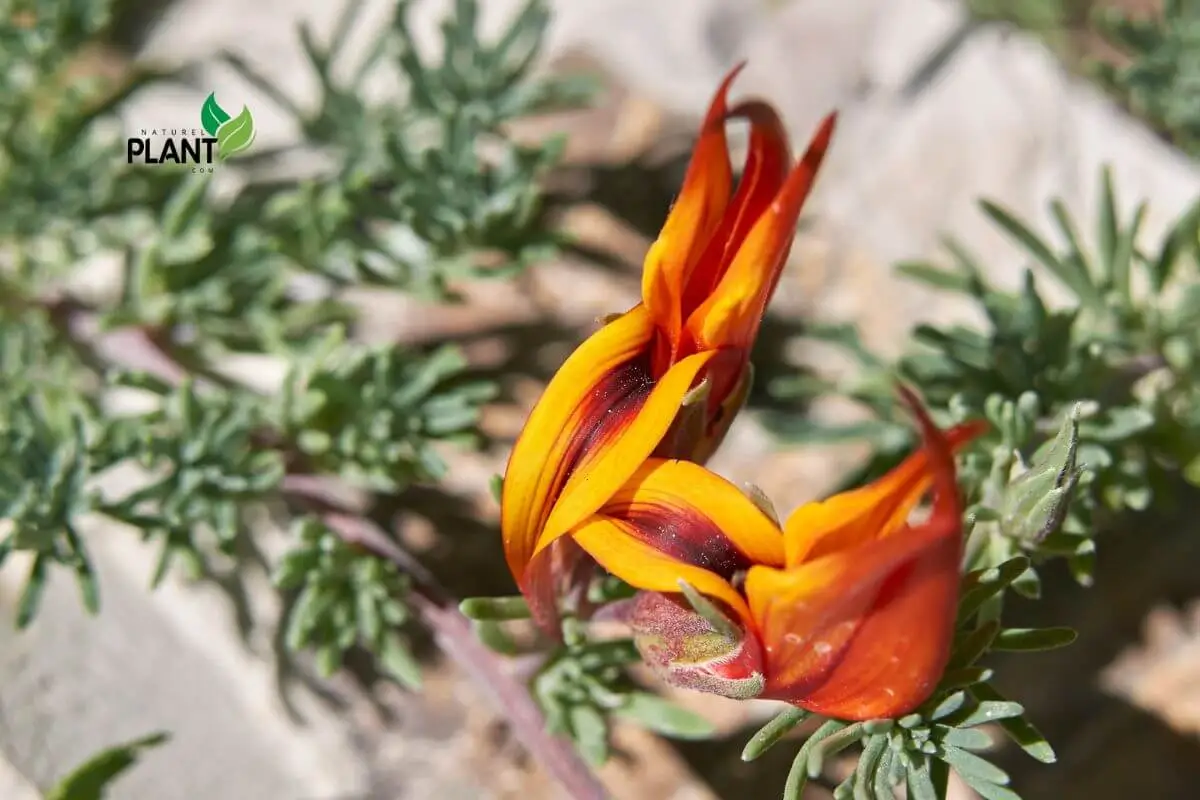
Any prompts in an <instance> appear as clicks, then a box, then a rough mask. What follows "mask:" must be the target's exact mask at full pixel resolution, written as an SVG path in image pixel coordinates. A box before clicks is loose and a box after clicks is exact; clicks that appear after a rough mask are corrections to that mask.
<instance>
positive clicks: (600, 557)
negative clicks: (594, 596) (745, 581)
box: [572, 516, 750, 620]
mask: <svg viewBox="0 0 1200 800" xmlns="http://www.w3.org/2000/svg"><path fill="white" fill-rule="evenodd" d="M572 536H573V538H574V539H575V541H576V543H578V544H579V546H580V547H582V548H583V549H584V550H586V551H587V553H588V555H590V556H591V557H592V558H594V559H596V562H597V563H599V564H600V566H602V567H604V568H605V569H606V570H608V571H609V572H611V573H612V574H613V575H616V576H617V577H618V578H620V579H621V580H623V581H625V582H626V583H628V584H629V585H630V586H633V587H634V588H637V589H643V590H646V591H651V592H662V593H664V594H671V593H674V594H678V593H679V592H680V587H679V581H680V580H684V581H687V582H688V583H690V584H691V585H692V586H693V587H694V588H695V589H696V591H698V592H700V593H701V594H704V595H707V596H708V597H711V598H713V599H714V600H719V601H721V602H722V603H724V604H725V605H726V606H728V607H729V608H730V609H731V610H733V611H734V612H735V613H736V614H737V615H738V617H740V618H741V619H742V620H749V619H750V614H749V607H748V606H747V605H746V601H745V600H743V599H742V596H741V595H740V594H738V592H737V590H736V589H734V588H733V586H732V585H731V584H730V583H729V581H727V580H726V579H725V578H723V577H721V576H720V575H718V574H716V573H715V572H712V571H710V570H707V569H704V568H703V567H698V566H694V565H692V564H688V563H686V562H683V561H679V560H677V559H675V558H672V557H671V556H669V555H666V554H664V553H663V552H662V551H660V550H659V549H657V548H656V547H654V546H653V545H651V544H649V543H647V542H646V541H644V540H643V539H642V538H641V536H640V532H639V531H637V529H636V528H635V527H634V525H633V524H632V523H630V522H627V521H624V520H616V519H612V518H611V517H603V516H594V517H592V518H591V519H589V520H588V521H587V522H585V523H583V524H582V525H580V526H579V527H578V528H576V529H575V530H574V531H573V532H572Z"/></svg>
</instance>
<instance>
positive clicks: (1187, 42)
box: [1093, 0, 1200, 155]
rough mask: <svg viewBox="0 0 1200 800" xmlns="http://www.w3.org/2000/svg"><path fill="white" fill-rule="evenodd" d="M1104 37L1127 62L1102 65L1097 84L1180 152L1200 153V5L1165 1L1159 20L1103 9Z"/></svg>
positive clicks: (1098, 19) (1099, 24)
mask: <svg viewBox="0 0 1200 800" xmlns="http://www.w3.org/2000/svg"><path fill="white" fill-rule="evenodd" d="M1094 20H1095V26H1096V29H1097V30H1098V31H1099V32H1100V34H1101V35H1102V36H1103V37H1104V38H1105V39H1106V40H1107V41H1108V42H1109V43H1110V44H1112V45H1113V46H1114V47H1116V48H1117V49H1119V50H1120V51H1121V52H1122V53H1123V54H1124V55H1125V56H1126V57H1127V59H1128V63H1125V64H1122V65H1120V66H1118V65H1115V64H1112V63H1109V62H1098V63H1096V64H1095V65H1094V69H1093V72H1094V73H1095V75H1096V77H1097V78H1098V79H1099V81H1100V82H1101V83H1102V84H1103V85H1104V86H1105V87H1106V88H1108V89H1109V90H1110V91H1112V92H1113V93H1114V94H1115V95H1116V96H1117V97H1120V98H1122V99H1123V100H1124V101H1125V102H1126V103H1127V104H1128V105H1129V107H1130V108H1131V109H1132V110H1133V111H1134V112H1135V113H1137V114H1139V115H1140V116H1142V117H1143V118H1145V119H1146V120H1147V121H1148V122H1149V123H1150V124H1151V125H1153V126H1155V127H1156V128H1158V129H1159V130H1160V131H1161V132H1163V133H1164V134H1165V135H1166V136H1167V137H1169V138H1170V139H1171V141H1173V142H1174V143H1175V144H1177V145H1178V146H1179V147H1181V148H1183V149H1184V150H1187V151H1188V152H1189V153H1191V154H1193V155H1195V154H1196V153H1198V152H1200V108H1197V107H1196V102H1195V100H1196V88H1195V87H1196V81H1197V80H1200V65H1197V64H1196V58H1195V53H1196V49H1197V47H1200V3H1197V2H1196V0H1164V2H1163V4H1162V13H1161V16H1157V17H1154V18H1149V17H1146V16H1131V15H1129V14H1128V13H1126V12H1125V11H1123V10H1121V9H1119V8H1100V9H1097V11H1096V13H1095V15H1094Z"/></svg>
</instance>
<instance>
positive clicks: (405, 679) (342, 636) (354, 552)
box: [275, 518, 421, 689]
mask: <svg viewBox="0 0 1200 800" xmlns="http://www.w3.org/2000/svg"><path fill="white" fill-rule="evenodd" d="M296 528H297V530H298V536H297V538H298V539H299V542H300V543H299V545H298V546H297V547H296V548H295V549H293V550H292V551H291V552H289V553H288V554H287V555H286V556H285V557H284V559H283V561H282V562H281V563H280V564H279V568H278V570H277V572H276V574H275V585H276V586H278V587H279V588H280V589H284V590H298V591H299V594H298V595H297V597H296V600H295V602H294V603H291V604H290V606H289V610H288V623H287V645H288V647H290V648H291V649H293V650H302V649H304V648H306V647H313V648H315V650H316V656H317V669H318V671H319V672H320V673H321V674H322V675H323V676H326V677H328V676H330V675H332V674H333V673H334V671H336V670H337V668H338V667H339V666H340V665H341V663H342V658H343V656H344V655H345V653H346V651H347V650H349V649H350V648H351V647H353V646H354V645H360V646H362V647H365V648H366V649H367V650H368V651H369V652H372V653H375V654H377V655H378V657H379V666H380V668H382V669H383V671H384V672H386V673H387V674H388V675H390V676H391V677H393V678H395V679H396V680H397V681H399V682H400V683H401V684H403V685H405V686H407V687H409V688H411V689H417V688H420V685H421V671H420V667H419V666H418V665H417V662H416V659H414V658H413V656H412V653H411V652H410V651H409V649H408V645H407V644H406V643H405V641H404V639H403V637H402V636H401V635H400V634H399V632H398V629H399V628H400V627H401V626H403V625H404V624H406V623H407V622H408V620H409V612H408V607H407V606H406V605H405V602H404V599H405V597H406V595H407V593H408V577H407V576H406V575H404V574H403V573H401V572H400V570H399V569H398V568H397V567H396V565H395V564H391V563H389V562H386V561H384V560H382V559H380V558H379V557H377V556H375V555H373V554H370V553H367V552H365V551H363V550H361V549H359V548H355V547H353V546H352V545H349V544H347V543H346V542H345V541H343V539H342V538H341V537H339V536H338V535H337V534H336V533H334V532H333V531H331V530H329V528H327V527H326V526H325V525H323V524H322V523H321V522H320V521H319V520H315V519H311V518H302V519H299V520H297V522H296Z"/></svg>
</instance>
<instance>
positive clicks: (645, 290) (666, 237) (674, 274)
mask: <svg viewBox="0 0 1200 800" xmlns="http://www.w3.org/2000/svg"><path fill="white" fill-rule="evenodd" d="M744 66H745V64H744V63H742V64H739V65H738V66H736V67H734V68H733V69H732V70H730V72H729V74H728V75H726V76H725V80H723V81H722V82H721V85H720V87H719V88H718V89H717V93H716V94H715V95H714V96H713V99H712V103H711V104H710V105H709V108H708V113H707V115H705V117H704V123H703V124H702V125H701V128H700V138H699V139H698V140H697V142H696V147H695V149H694V150H693V151H692V159H691V161H690V162H689V163H688V168H687V173H686V174H685V175H684V179H683V186H682V188H681V189H680V190H679V196H678V197H677V198H676V200H675V204H674V205H673V206H672V207H671V212H670V213H669V214H668V215H667V220H666V222H665V223H664V224H663V227H662V230H661V231H660V232H659V234H658V239H657V240H656V241H655V242H654V244H652V245H651V246H650V249H649V251H647V253H646V259H645V266H644V267H643V271H642V301H643V302H644V303H645V304H646V307H647V308H648V309H650V315H651V316H652V317H653V318H654V322H655V324H657V325H658V326H659V328H660V329H661V330H662V331H663V333H664V334H665V335H666V340H667V341H668V342H669V344H670V345H671V346H672V347H674V346H675V345H677V344H678V342H679V334H680V330H681V329H682V327H683V317H682V311H681V309H682V304H683V292H684V286H686V285H687V282H688V279H689V277H690V275H691V272H692V269H693V268H694V267H695V265H696V261H697V260H698V259H699V258H700V254H701V253H702V252H703V249H704V246H705V245H706V244H707V243H708V241H709V239H710V237H711V236H712V235H713V232H714V231H715V230H716V228H717V225H718V223H719V222H720V221H721V217H722V215H723V214H724V213H725V208H726V206H727V205H728V204H729V197H730V193H731V192H732V190H733V168H732V167H731V166H730V164H729V146H728V143H727V140H726V137H725V117H726V115H727V104H726V97H727V96H728V94H729V87H730V85H731V84H732V83H733V80H734V78H736V77H737V75H738V73H739V72H741V71H742V67H744Z"/></svg>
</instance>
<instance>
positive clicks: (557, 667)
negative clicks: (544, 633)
mask: <svg viewBox="0 0 1200 800" xmlns="http://www.w3.org/2000/svg"><path fill="white" fill-rule="evenodd" d="M627 588H628V587H624V586H623V585H620V584H619V583H618V582H615V581H614V580H613V579H611V578H609V577H605V578H599V579H597V581H596V582H595V583H594V584H593V586H592V587H591V589H592V600H593V602H607V601H610V600H613V599H617V598H619V597H621V596H626V595H627V592H626V591H625V590H626V589H627ZM461 609H462V611H463V613H464V614H465V615H467V616H468V617H469V618H471V619H473V620H475V623H476V630H477V632H478V633H479V635H480V638H481V639H482V640H483V641H484V643H485V644H487V645H488V646H489V647H491V648H492V649H494V650H496V651H497V652H500V653H504V654H505V655H515V654H517V653H519V652H520V648H518V647H517V646H516V644H515V643H514V642H513V639H512V637H510V636H509V635H508V633H507V632H505V630H504V629H503V628H502V627H501V626H500V623H502V622H509V621H512V620H520V619H527V618H528V616H529V609H528V607H527V606H526V605H525V601H524V599H523V598H521V597H497V598H484V597H475V598H470V599H468V600H464V601H463V602H462V605H461ZM540 649H541V648H540V647H539V650H540ZM640 661H641V656H640V655H639V654H638V651H637V648H635V647H634V645H633V640H631V639H627V638H621V639H603V640H592V639H590V638H589V637H588V633H587V630H586V626H585V624H584V623H583V622H582V621H581V620H580V619H579V617H577V616H574V615H568V616H566V617H564V619H563V622H562V643H561V644H559V645H558V646H557V647H554V648H552V649H551V650H550V652H549V653H546V654H545V659H544V661H543V662H542V665H541V667H540V668H539V669H538V671H537V673H536V674H535V675H534V677H533V680H532V682H531V691H532V692H533V696H534V698H535V699H536V700H537V703H538V705H539V706H540V707H541V709H542V713H544V714H545V716H546V727H547V729H548V730H549V731H550V732H551V733H555V734H561V735H564V736H567V737H568V738H570V739H571V741H573V742H574V743H575V746H576V747H577V748H578V749H579V752H580V753H581V754H582V755H583V756H584V758H586V759H587V760H588V762H590V763H591V764H593V765H597V766H599V765H600V764H603V763H604V762H605V761H606V760H607V759H608V756H609V732H610V728H611V725H612V722H613V719H614V718H618V719H625V720H628V721H631V722H633V723H635V724H637V725H640V726H642V727H644V728H646V729H648V730H652V731H655V732H657V733H661V734H663V735H664V736H671V737H674V738H678V739H703V738H707V737H709V736H711V735H712V732H713V729H712V725H711V724H710V723H709V722H708V721H707V720H705V719H704V718H703V717H700V716H697V715H696V714H694V713H692V712H690V711H687V710H685V709H683V708H680V707H679V706H676V705H674V704H673V703H671V702H669V701H667V700H664V699H663V698H661V697H658V696H657V695H654V694H650V693H648V692H645V691H641V690H639V689H637V688H636V686H635V685H634V684H633V682H632V681H631V680H630V679H629V676H628V674H627V673H626V668H627V667H629V666H631V665H633V664H636V663H639V662H640Z"/></svg>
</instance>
